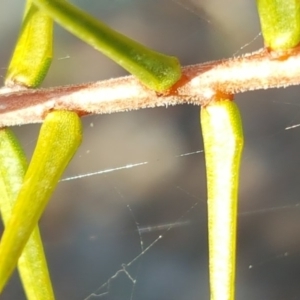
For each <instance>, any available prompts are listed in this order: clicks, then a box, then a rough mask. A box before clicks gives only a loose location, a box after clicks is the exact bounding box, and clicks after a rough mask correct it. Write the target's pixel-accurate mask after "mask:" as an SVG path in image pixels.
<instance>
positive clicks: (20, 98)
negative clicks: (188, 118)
mask: <svg viewBox="0 0 300 300" xmlns="http://www.w3.org/2000/svg"><path fill="white" fill-rule="evenodd" d="M257 7H258V13H259V17H260V22H261V30H262V34H263V38H264V42H265V47H264V48H263V49H261V50H258V51H257V52H255V53H252V54H249V55H246V56H243V57H235V58H232V59H228V60H222V61H215V62H209V63H204V64H199V65H193V66H188V67H183V66H182V67H181V66H180V63H179V61H178V59H177V58H175V57H173V56H168V55H165V54H161V53H158V52H156V51H153V50H151V49H148V48H147V47H145V46H143V45H141V44H140V43H138V42H136V41H133V40H131V39H130V38H128V37H126V36H124V35H122V34H120V33H118V32H116V31H114V30H113V29H111V28H109V27H108V26H107V25H105V24H104V23H102V22H101V21H99V20H96V19H95V18H93V17H92V16H91V15H89V14H87V13H85V12H83V11H82V10H80V9H78V8H77V7H75V6H74V5H72V4H70V3H69V2H67V1H64V0H52V1H49V0H48V1H47V0H27V3H26V8H25V12H24V17H23V22H22V28H21V31H20V35H19V38H18V41H17V44H16V47H15V50H14V53H13V55H12V59H11V61H10V64H9V67H8V70H7V74H6V77H5V80H4V87H3V88H2V90H1V93H0V102H1V120H0V125H1V127H2V129H1V132H0V160H1V164H0V167H1V178H0V179H1V180H0V190H1V200H0V208H1V214H2V219H3V221H4V224H5V230H4V232H3V235H2V239H1V243H0V292H1V291H2V290H3V289H4V287H5V285H6V284H7V282H8V280H9V279H10V276H11V274H12V272H13V270H14V269H15V267H16V266H17V265H18V269H19V273H20V276H21V279H22V283H23V287H24V289H25V292H26V295H27V298H28V299H29V300H33V299H54V292H53V288H52V285H51V279H50V277H49V272H48V269H47V263H46V258H45V255H44V252H43V246H42V241H41V237H40V235H39V231H38V227H37V226H38V225H37V224H38V220H39V219H40V217H41V215H42V213H43V211H44V210H45V207H46V205H47V203H48V201H49V199H50V197H51V195H52V193H53V191H54V189H55V187H56V186H57V184H58V181H59V179H60V177H61V175H62V173H63V171H64V170H65V168H66V167H67V165H68V163H69V161H70V160H71V159H72V157H73V155H74V154H75V152H76V150H77V148H78V147H79V145H80V142H81V139H82V129H81V120H80V117H82V116H84V115H87V114H104V113H114V112H120V111H126V110H134V109H141V108H149V107H156V106H164V105H177V104H183V103H191V104H195V105H200V106H201V117H200V122H201V128H202V135H203V140H204V149H205V161H206V174H207V190H208V198H207V199H208V200H207V202H208V227H209V243H208V244H209V273H210V275H209V278H210V293H211V299H212V300H222V299H224V300H233V299H235V269H236V266H235V265H236V232H237V207H238V205H237V200H238V199H237V198H238V186H239V168H240V161H241V154H242V149H243V143H244V141H243V130H242V125H241V117H240V114H239V110H238V108H237V106H236V104H235V103H234V101H233V100H234V95H235V94H237V93H240V92H245V91H249V90H255V89H261V88H271V87H282V86H287V85H296V84H299V82H300V79H299V78H300V76H299V75H300V71H299V70H300V68H299V65H300V63H299V61H300V60H299V49H298V44H299V42H300V4H299V3H298V1H296V0H289V1H271V0H257ZM53 21H55V22H57V23H58V24H59V25H61V26H62V27H64V28H65V29H66V30H68V31H70V32H71V33H73V34H74V35H76V36H77V37H79V38H80V39H82V40H83V41H85V42H86V43H88V44H90V45H91V46H93V47H94V48H95V49H97V50H99V51H101V52H102V53H103V54H105V55H106V56H108V57H109V58H111V59H113V60H114V61H115V62H116V63H118V64H120V65H121V66H122V67H123V68H124V69H126V70H127V71H128V72H129V73H131V74H132V76H129V77H123V78H117V79H111V80H107V81H102V82H95V83H88V84H85V83H83V84H80V85H74V86H63V87H55V88H51V89H39V88H38V87H39V85H40V84H41V83H42V81H43V79H44V78H45V76H46V74H47V71H48V68H49V66H50V64H51V60H52V31H53V29H52V27H53ZM245 69H247V73H245V72H243V70H245ZM228 74H230V75H228ZM38 122H42V123H43V124H42V126H41V129H40V133H39V137H38V141H37V144H36V147H35V150H34V154H33V156H32V158H31V161H30V163H29V164H28V166H27V162H26V159H25V155H24V151H23V150H22V147H21V146H20V144H19V142H18V140H17V138H16V137H15V136H14V134H13V133H12V131H11V130H10V129H9V126H12V125H22V124H28V123H38Z"/></svg>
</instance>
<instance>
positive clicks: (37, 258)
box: [0, 128, 54, 300]
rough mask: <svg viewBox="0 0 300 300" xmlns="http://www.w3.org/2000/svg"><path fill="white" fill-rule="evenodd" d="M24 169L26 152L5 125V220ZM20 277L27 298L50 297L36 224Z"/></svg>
mask: <svg viewBox="0 0 300 300" xmlns="http://www.w3.org/2000/svg"><path fill="white" fill-rule="evenodd" d="M26 169H27V161H26V157H25V154H24V152H23V150H22V148H21V146H20V145H19V142H18V141H17V139H16V137H15V135H14V134H13V132H12V131H11V130H10V129H8V128H3V129H0V195H1V197H0V211H1V215H2V219H3V221H4V225H6V224H7V223H8V220H9V219H10V217H11V213H12V210H13V207H14V204H15V200H16V197H17V195H18V192H19V190H20V188H21V186H22V183H23V178H24V175H25V172H26ZM18 268H19V272H20V276H21V280H22V283H23V286H24V289H25V293H26V295H27V299H29V300H40V299H45V300H53V299H54V294H53V290H52V286H51V281H50V277H49V272H48V268H47V263H46V259H45V255H44V250H43V244H42V241H41V238H40V235H39V230H38V227H36V228H35V229H34V231H33V233H32V235H31V236H30V238H29V240H28V243H27V244H26V246H25V248H24V250H23V252H22V255H21V257H20V259H19V262H18Z"/></svg>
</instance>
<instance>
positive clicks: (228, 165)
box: [201, 100, 243, 300]
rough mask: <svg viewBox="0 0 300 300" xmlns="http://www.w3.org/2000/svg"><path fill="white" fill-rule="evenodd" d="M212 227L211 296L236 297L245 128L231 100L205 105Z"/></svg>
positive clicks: (203, 116) (215, 298)
mask: <svg viewBox="0 0 300 300" xmlns="http://www.w3.org/2000/svg"><path fill="white" fill-rule="evenodd" d="M201 126H202V133H203V139H204V151H205V163H206V175H207V190H208V228H209V273H210V291H211V297H210V299H211V300H219V299H222V300H233V299H234V294H235V262H236V231H237V196H238V183H239V168H240V160H241V153H242V148H243V132H242V123H241V117H240V114H239V110H238V108H237V106H236V105H235V103H233V102H232V101H230V100H221V101H218V102H214V103H212V104H210V105H208V106H206V107H202V109H201Z"/></svg>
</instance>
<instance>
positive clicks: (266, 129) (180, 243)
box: [0, 0, 300, 300]
mask: <svg viewBox="0 0 300 300" xmlns="http://www.w3.org/2000/svg"><path fill="white" fill-rule="evenodd" d="M23 2H24V1H20V0H14V1H10V0H2V1H1V3H0V45H1V52H0V76H1V77H3V76H4V75H5V72H6V67H7V65H8V62H9V58H10V55H11V53H12V50H13V47H14V43H15V41H16V38H17V35H18V30H19V27H20V20H21V16H22V10H23V4H24V3H23ZM72 2H74V3H75V4H76V5H78V6H80V7H81V8H83V9H85V10H87V11H88V12H90V13H92V14H93V15H94V16H96V17H97V18H99V19H101V20H103V21H105V22H107V24H109V25H110V26H112V27H113V28H115V29H116V30H119V31H121V32H122V33H124V34H126V35H128V36H130V37H132V38H134V39H136V40H138V41H140V42H141V43H144V44H145V45H147V46H149V47H151V48H154V49H156V50H158V51H162V52H165V53H168V54H172V55H175V56H177V57H178V58H179V59H180V61H181V63H182V64H183V65H188V64H195V63H201V62H206V61H209V60H216V59H221V58H227V57H231V56H234V55H242V54H243V53H246V52H251V51H253V50H256V49H258V48H260V47H262V46H263V44H262V39H261V37H260V36H258V34H259V32H260V29H259V21H258V17H257V13H256V8H255V2H254V1H250V0H242V1H241V0H230V1H229V0H213V1H212V0H211V1H204V0H151V1H150V0H77V1H72ZM255 37H257V38H256V39H255ZM54 45H55V46H54V47H55V49H54V58H53V64H52V66H51V68H50V71H49V74H48V76H47V78H46V80H45V82H44V85H43V86H45V87H48V86H59V85H66V84H76V83H81V82H88V81H96V80H104V79H108V78H112V77H118V76H122V75H125V74H126V73H125V72H124V71H123V70H122V69H121V68H119V67H118V66H117V65H116V64H114V63H113V62H111V61H110V60H108V59H106V58H105V57H104V56H103V55H102V54H100V53H98V52H96V51H95V50H93V49H92V48H91V47H89V46H88V45H86V44H84V43H83V42H81V41H80V40H78V39H77V38H75V37H73V36H72V35H70V34H69V33H68V32H66V31H65V30H63V29H61V28H60V27H58V26H56V27H55V43H54ZM228 76H230V74H228ZM299 91H300V89H299V87H293V88H287V89H276V90H275V89H274V90H268V91H258V92H251V93H245V94H241V95H237V96H236V102H237V104H238V105H239V107H240V109H241V113H242V117H243V122H244V129H245V141H246V145H245V151H244V156H243V162H242V170H241V188H240V200H239V203H240V206H239V212H240V213H239V230H238V263H237V282H236V284H237V299H243V300H248V299H249V300H250V299H251V300H252V299H257V300H260V299H261V300H264V299H272V300H277V299H278V300H279V299H285V300H294V299H300V287H299V279H300V235H299V230H300V210H299V207H300V206H299V205H300V196H299V195H300V184H299V182H300V178H299V175H300V171H299V166H300V156H299V152H300V127H298V128H297V127H296V128H294V129H290V130H286V128H287V127H289V126H293V125H296V124H299V123H300V106H299V104H300V101H299ZM83 122H84V126H85V128H84V140H83V144H82V146H81V148H80V150H79V151H78V153H77V155H76V157H75V158H74V159H73V161H72V162H71V164H70V166H69V167H68V169H67V171H66V173H65V175H64V178H68V177H71V176H77V175H82V174H87V173H92V172H100V171H103V170H106V169H114V168H120V167H123V166H126V165H127V164H135V163H142V162H147V164H144V165H142V166H138V167H134V168H131V169H123V170H115V171H113V172H110V173H105V174H99V175H94V176H89V177H85V178H82V179H74V180H69V181H64V182H61V183H60V184H59V187H58V189H57V190H56V192H55V194H54V196H53V198H52V200H51V201H50V203H49V205H48V207H47V209H46V211H45V213H44V215H43V217H42V219H41V221H40V227H41V231H42V236H43V240H44V244H45V251H46V253H47V257H48V262H49V269H50V272H51V277H52V280H53V285H54V289H55V293H56V296H57V299H58V300H60V299H64V300H65V299H68V300H69V299H72V300H73V299H74V300H75V299H76V300H83V299H105V300H108V299H109V300H137V299H143V300H153V299H163V300H182V299H189V300H194V299H195V300H196V299H209V287H208V257H207V225H206V223H207V218H206V187H205V181H206V179H205V168H204V156H203V153H202V152H201V150H202V149H203V142H202V138H201V134H200V127H199V107H194V106H177V107H168V108H159V109H147V110H141V111H137V112H126V113H119V114H113V115H103V116H89V117H85V118H84V119H83ZM39 127H40V126H39V125H28V126H22V127H16V128H14V129H15V132H16V134H17V135H18V137H19V138H20V139H21V141H22V144H23V146H24V148H25V150H26V153H27V154H28V158H30V156H31V153H32V150H33V148H34V145H35V142H36V140H37V134H38V130H39ZM194 152H196V153H194ZM187 153H194V154H191V155H184V154H187ZM0 230H1V231H2V227H1V228H0ZM143 251H145V252H143ZM125 271H126V272H125ZM97 295H98V296H97ZM0 299H1V300H2V299H3V300H16V299H17V300H19V299H20V300H23V299H25V296H24V294H23V291H22V288H21V284H20V282H19V279H18V276H17V273H15V275H14V278H13V280H12V281H11V282H10V283H9V285H8V286H7V288H6V289H5V292H4V293H3V295H1V296H0Z"/></svg>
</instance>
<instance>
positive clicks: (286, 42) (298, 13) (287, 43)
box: [256, 0, 300, 50]
mask: <svg viewBox="0 0 300 300" xmlns="http://www.w3.org/2000/svg"><path fill="white" fill-rule="evenodd" d="M256 3H257V9H258V14H259V18H260V23H261V30H262V34H263V37H264V42H265V45H266V47H269V48H270V49H271V50H287V49H290V48H293V47H295V46H297V45H298V44H299V42H300V1H299V0H257V1H256Z"/></svg>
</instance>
